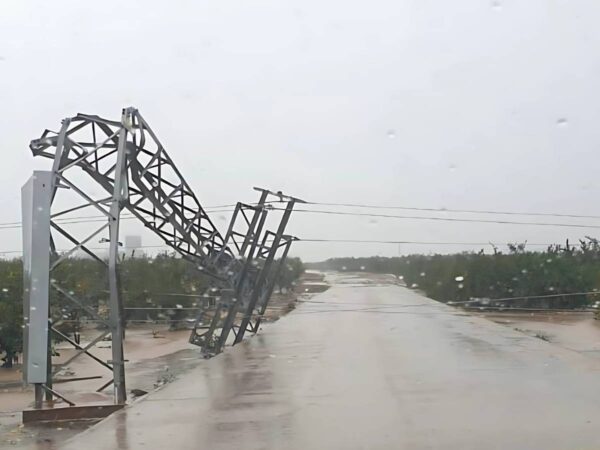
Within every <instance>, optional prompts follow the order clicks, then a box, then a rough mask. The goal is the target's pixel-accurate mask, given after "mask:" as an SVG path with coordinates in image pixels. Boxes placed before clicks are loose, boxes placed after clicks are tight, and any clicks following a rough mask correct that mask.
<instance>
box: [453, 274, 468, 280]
mask: <svg viewBox="0 0 600 450" xmlns="http://www.w3.org/2000/svg"><path fill="white" fill-rule="evenodd" d="M464 280H465V277H463V276H462V275H459V276H457V277H454V281H464Z"/></svg>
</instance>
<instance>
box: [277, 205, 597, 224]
mask: <svg viewBox="0 0 600 450" xmlns="http://www.w3.org/2000/svg"><path fill="white" fill-rule="evenodd" d="M273 209H275V210H278V211H285V209H284V208H273ZM294 212H303V213H312V214H330V215H337V216H355V217H379V218H385V219H406V220H433V221H442V222H469V223H492V224H501V225H534V226H551V227H566V228H592V229H600V225H584V224H571V223H549V222H517V221H512V220H488V219H458V218H454V217H427V216H398V215H391V214H374V213H356V212H345V211H328V210H314V209H313V210H311V209H295V210H294Z"/></svg>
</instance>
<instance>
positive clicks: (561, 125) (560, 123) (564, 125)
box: [556, 117, 569, 127]
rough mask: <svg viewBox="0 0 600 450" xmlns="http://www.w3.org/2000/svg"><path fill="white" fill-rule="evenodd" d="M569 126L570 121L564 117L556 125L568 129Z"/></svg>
mask: <svg viewBox="0 0 600 450" xmlns="http://www.w3.org/2000/svg"><path fill="white" fill-rule="evenodd" d="M568 124H569V121H568V120H567V119H565V118H564V117H561V118H560V119H558V120H557V121H556V125H557V126H559V127H566V126H567V125H568Z"/></svg>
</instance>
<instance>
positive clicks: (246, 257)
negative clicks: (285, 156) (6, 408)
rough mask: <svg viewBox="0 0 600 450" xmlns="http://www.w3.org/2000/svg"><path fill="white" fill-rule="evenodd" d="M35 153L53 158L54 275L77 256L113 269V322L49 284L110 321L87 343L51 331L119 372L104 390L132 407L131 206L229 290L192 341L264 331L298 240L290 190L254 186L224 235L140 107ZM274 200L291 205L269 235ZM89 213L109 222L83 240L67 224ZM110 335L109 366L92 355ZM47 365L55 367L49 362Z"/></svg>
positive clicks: (51, 136) (71, 121)
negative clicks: (123, 255)
mask: <svg viewBox="0 0 600 450" xmlns="http://www.w3.org/2000/svg"><path fill="white" fill-rule="evenodd" d="M30 148H31V151H32V152H33V154H34V156H41V157H46V158H49V159H52V160H53V166H52V171H51V173H50V179H51V186H50V188H51V189H50V194H49V195H50V199H49V203H50V205H51V215H50V228H51V230H48V232H49V233H50V240H49V242H50V249H49V250H50V255H51V258H50V261H51V262H50V266H49V271H50V272H52V271H54V270H55V269H56V268H57V267H58V266H60V265H61V264H62V263H64V262H65V261H68V260H69V257H70V256H72V255H73V253H74V252H76V251H82V252H84V253H85V254H87V255H88V256H89V257H91V258H93V259H94V260H96V261H97V262H98V263H99V264H101V266H102V267H103V268H104V269H105V271H106V273H107V280H108V283H107V284H108V286H107V287H108V292H109V299H108V311H109V314H108V318H106V317H103V316H102V315H101V314H99V313H98V311H96V310H95V309H93V308H91V307H90V306H89V305H86V303H85V301H83V300H82V299H80V298H77V297H76V295H74V293H73V292H69V291H67V290H66V289H64V288H63V287H61V286H60V285H59V284H58V282H56V281H55V280H54V279H52V276H50V287H51V289H53V290H54V291H55V293H56V294H57V295H60V296H61V297H62V298H63V299H65V300H67V301H69V302H72V303H73V304H75V305H77V306H78V307H79V308H81V309H82V310H83V311H85V314H86V315H87V316H88V317H94V318H95V319H96V320H98V321H100V322H101V323H102V324H104V325H105V329H103V330H102V331H101V332H100V334H99V335H98V337H97V338H95V339H93V340H92V341H91V342H90V343H89V344H87V345H85V346H82V345H80V344H79V343H78V342H75V341H74V340H72V339H70V338H69V336H66V335H65V334H64V333H61V332H60V331H59V330H57V329H56V327H55V326H51V330H52V331H53V332H54V333H58V334H59V335H60V337H61V338H62V339H63V340H66V341H67V342H69V343H71V344H72V345H73V346H75V347H76V348H77V349H78V352H77V353H76V355H75V356H73V358H75V357H76V356H79V355H81V354H86V355H88V356H89V357H91V358H93V359H94V360H96V361H97V362H98V363H100V364H102V365H103V366H104V367H106V368H107V369H109V370H111V371H112V374H113V379H112V380H111V381H109V383H106V384H105V385H104V386H101V387H100V389H99V390H103V389H105V388H107V387H108V386H110V385H111V384H114V392H115V396H114V398H115V402H116V403H119V404H121V403H124V402H125V401H126V389H125V368H124V364H125V361H126V360H125V357H124V352H123V339H124V314H123V311H124V309H123V308H124V305H123V300H122V296H121V292H120V286H119V271H118V263H119V258H118V251H119V246H120V242H119V226H120V221H121V212H122V211H123V210H126V211H127V212H128V213H130V214H131V215H133V217H135V218H136V219H137V220H139V221H140V222H141V223H142V224H143V225H144V226H145V227H146V228H148V229H149V230H151V231H152V232H154V233H155V234H156V235H157V236H159V237H160V238H161V239H162V240H163V241H164V243H165V244H166V245H168V246H169V247H171V248H172V249H173V250H175V251H176V252H177V253H178V254H179V255H181V257H182V258H185V259H186V260H188V261H189V262H190V263H192V264H193V265H194V266H195V267H196V268H197V269H198V270H199V271H200V272H202V273H204V274H207V275H209V276H211V277H212V278H213V279H214V281H215V285H216V287H215V288H213V289H215V290H218V291H220V295H219V296H218V297H217V298H218V301H217V302H216V303H214V304H212V305H211V304H209V303H206V304H204V305H201V306H200V308H199V312H198V315H197V319H196V321H195V325H194V328H193V330H192V333H191V336H190V342H192V343H194V344H196V345H200V346H201V347H202V348H203V349H204V351H205V352H206V353H207V354H209V355H213V354H216V353H219V352H220V351H222V349H223V347H224V346H225V345H226V343H228V338H229V336H230V333H231V332H233V342H231V343H232V344H235V343H239V342H240V341H241V340H242V338H243V337H244V334H245V333H246V332H252V333H255V332H256V331H258V328H259V325H260V321H261V318H262V316H263V314H264V313H265V310H266V308H267V304H268V301H269V298H270V296H271V294H272V292H273V289H274V286H275V283H276V278H277V276H278V274H279V272H280V271H281V269H282V267H283V265H284V263H285V259H286V257H287V254H288V251H289V249H290V246H291V243H292V242H293V241H294V240H296V238H294V237H292V236H289V235H286V234H285V229H286V225H287V223H288V220H289V218H290V215H291V213H292V211H293V208H294V205H295V204H296V203H298V202H301V200H299V199H296V198H293V197H288V196H285V195H283V194H282V193H281V192H277V193H274V192H271V191H268V190H266V189H258V188H255V189H256V190H257V191H259V192H260V198H259V201H258V203H256V204H244V203H238V204H237V205H236V208H235V210H234V213H233V216H232V219H231V222H230V224H229V227H228V229H227V232H226V234H225V235H224V236H223V235H221V234H220V233H219V231H218V230H217V228H216V226H215V225H214V223H213V222H212V221H211V220H210V218H209V216H208V214H207V212H206V211H205V209H204V208H203V207H202V205H201V204H200V202H199V200H198V198H197V197H196V195H195V194H194V192H193V191H192V189H191V188H190V186H189V185H188V184H187V182H186V181H185V179H184V178H183V176H182V174H181V173H180V172H179V170H178V168H177V167H176V165H175V164H174V162H173V161H172V160H171V158H170V157H169V155H168V154H167V152H166V150H165V148H164V147H163V146H162V144H161V143H160V141H159V140H158V138H157V136H156V134H155V133H154V132H153V131H152V129H151V128H150V127H149V126H148V124H147V122H146V121H145V120H144V118H143V117H142V116H141V115H140V113H139V112H138V110H136V109H135V108H126V109H124V110H123V111H122V115H121V120H120V121H112V120H106V119H103V118H100V117H98V116H93V115H86V114H78V115H77V116H75V117H72V118H68V119H65V120H63V122H62V126H61V128H60V130H59V131H58V132H52V131H49V130H46V131H44V133H43V134H42V136H41V137H40V138H39V139H36V140H33V141H32V142H31V144H30ZM81 171H83V173H85V174H86V175H87V176H89V177H90V178H91V180H93V181H94V182H95V185H96V186H97V185H99V186H100V187H101V188H102V191H104V192H105V194H104V195H102V196H98V195H95V194H96V193H95V192H94V193H92V192H91V191H90V190H88V189H86V188H85V187H83V185H82V184H81V183H79V182H77V181H76V177H77V175H79V176H81ZM63 189H64V190H68V191H69V192H71V193H73V194H75V195H76V196H77V197H79V198H80V201H81V203H80V204H77V205H74V206H72V205H69V206H68V207H66V208H63V209H60V210H59V209H58V206H57V202H56V201H55V197H56V196H57V193H59V191H62V190H63ZM273 201H277V202H283V203H286V208H285V210H284V212H283V214H282V216H281V218H280V222H279V225H278V227H277V229H276V231H274V232H273V231H268V230H265V229H264V228H265V223H266V218H267V214H268V212H269V210H270V209H271V206H270V202H273ZM83 209H94V210H96V211H99V212H100V213H101V216H102V217H104V218H105V220H106V221H104V220H101V225H100V226H99V227H98V228H97V229H96V230H94V231H93V232H92V233H87V234H86V236H84V237H79V236H76V235H75V234H74V233H72V232H70V231H69V230H68V229H67V228H68V224H69V223H77V222H73V221H71V222H65V221H64V220H63V221H60V220H58V219H59V218H64V217H67V215H68V214H71V213H73V212H75V211H80V210H83ZM58 238H60V239H62V240H63V241H64V240H66V241H68V242H70V243H71V244H72V245H73V247H72V248H71V249H70V250H68V251H66V252H59V251H58V250H57V248H56V244H55V242H56V240H57V239H58ZM98 238H101V239H100V242H106V243H108V258H106V257H103V256H102V255H99V254H98V253H97V252H96V251H95V250H94V248H93V247H91V246H90V245H89V243H90V242H92V240H93V239H98ZM108 334H110V335H111V337H112V359H111V360H110V361H106V362H105V361H102V360H101V359H99V358H97V357H96V356H95V355H93V354H92V353H91V352H90V350H91V349H92V347H93V346H94V345H96V344H97V343H98V342H99V341H100V340H102V339H104V338H105V337H106V336H107V335H108ZM73 358H71V359H70V360H69V361H67V362H66V363H65V364H68V363H69V362H70V361H71V360H72V359H73ZM48 365H49V366H50V367H51V362H50V360H49V361H48ZM63 365H64V364H63ZM58 369H59V368H57V369H56V370H58ZM56 370H55V371H54V372H56ZM41 388H42V389H44V390H46V392H47V393H49V394H50V395H58V396H60V394H58V393H57V392H56V391H54V390H52V386H51V376H50V377H49V378H48V380H47V382H46V383H43V384H42V386H41ZM36 392H37V391H36ZM36 396H37V395H36ZM65 400H66V399H65Z"/></svg>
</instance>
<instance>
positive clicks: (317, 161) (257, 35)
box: [0, 0, 600, 260]
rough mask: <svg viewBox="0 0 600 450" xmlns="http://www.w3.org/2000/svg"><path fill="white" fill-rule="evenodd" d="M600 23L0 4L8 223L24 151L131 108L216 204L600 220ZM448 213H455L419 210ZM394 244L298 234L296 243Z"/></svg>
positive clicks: (389, 229) (231, 1) (459, 2)
mask: <svg viewBox="0 0 600 450" xmlns="http://www.w3.org/2000/svg"><path fill="white" fill-rule="evenodd" d="M598 23H600V4H598V3H597V2H593V1H583V0H581V1H579V0H562V1H559V0H527V1H517V0H506V1H505V0H498V1H492V2H490V1H487V0H453V1H447V0H436V1H433V0H414V1H408V0H394V1H391V0H389V1H382V0H373V1H370V2H358V1H348V0H345V1H341V0H319V1H315V0H302V1H281V0H279V1H275V0H264V1H254V2H249V1H238V0H224V1H210V2H207V1H177V0H173V1H169V2H166V1H155V0H145V1H139V2H136V1H128V2H120V1H112V0H103V1H97V2H85V1H59V0H57V1H53V2H48V1H32V0H3V1H2V3H1V4H0V76H1V78H0V80H1V83H0V101H1V105H2V107H1V108H0V132H1V134H0V136H1V139H2V141H1V142H0V148H1V150H2V152H3V160H2V161H3V165H2V179H1V181H0V183H1V189H0V222H12V221H17V220H20V206H19V205H20V200H19V192H20V186H21V185H22V184H23V183H24V182H25V180H26V179H27V177H28V176H29V175H30V174H31V171H32V170H33V169H34V168H48V167H49V161H48V160H41V161H34V159H33V157H32V156H31V154H30V152H29V150H28V143H29V141H30V140H31V139H32V138H36V137H38V136H39V135H40V133H41V132H42V130H43V129H44V128H50V129H55V130H57V129H58V127H59V123H60V119H61V118H63V117H67V116H72V115H74V114H76V113H77V112H86V113H91V114H99V115H102V116H106V117H110V118H115V119H117V118H118V117H119V115H120V110H121V108H122V107H124V106H129V105H132V106H136V107H137V108H139V109H140V111H141V113H142V114H143V115H144V117H145V118H146V120H147V121H148V122H149V123H150V125H151V126H152V127H153V129H154V130H155V131H156V132H157V133H158V135H159V137H160V139H161V140H162V143H163V144H164V146H165V147H166V149H167V151H168V152H169V153H170V155H171V156H172V158H173V159H174V160H175V161H176V162H177V163H178V164H179V166H180V168H181V171H182V172H183V173H184V175H185V176H186V179H187V180H188V182H189V184H190V185H191V186H192V187H193V188H194V189H195V191H196V193H197V195H198V197H199V198H200V200H201V201H202V202H203V203H204V204H206V205H218V204H222V203H231V202H234V201H237V200H240V199H243V200H246V201H252V200H253V199H254V198H255V196H254V192H253V191H252V190H251V189H252V186H256V185H258V186H264V187H268V188H272V189H274V190H283V191H285V192H287V193H290V194H293V195H296V196H298V197H301V198H304V199H306V200H311V201H321V202H344V203H371V204H381V205H405V206H417V207H434V208H436V207H445V208H469V209H495V210H498V209H499V210H516V211H543V212H572V213H583V214H597V215H600V206H598V194H599V190H600V184H599V179H598V176H597V171H598V165H599V162H600V156H599V154H598V153H599V152H598V149H599V147H600V126H598V125H599V124H600V121H599V119H600V117H599V115H600V104H599V103H598V94H599V89H598V87H599V83H600V81H599V80H600V77H599V75H600V73H599V69H600V66H599V63H600V53H599V52H598V48H600V45H599V44H600V42H599V41H600V29H599V28H598ZM350 210H352V209H350ZM388 213H390V211H388ZM391 213H394V212H393V211H391ZM396 213H397V214H401V213H402V212H396ZM405 214H406V213H405ZM444 214H445V216H446V217H458V215H456V214H450V213H443V214H433V213H430V214H423V215H430V216H431V215H438V216H440V215H444ZM460 217H474V216H473V215H461V216H460ZM488 218H493V217H488ZM521 220H529V221H535V220H540V219H539V218H537V219H535V218H527V217H524V218H521ZM215 221H216V222H217V223H218V224H219V225H220V226H221V227H222V228H223V229H224V228H225V222H224V220H222V219H219V218H215ZM544 221H553V222H557V221H561V220H559V219H552V220H549V219H545V220H544ZM562 221H563V222H566V221H567V220H566V219H563V220H562ZM580 223H588V224H592V225H596V224H597V225H598V226H599V227H600V220H596V221H593V220H587V221H584V222H580ZM128 227H131V228H128ZM125 228H126V229H125V232H135V230H134V227H133V226H132V225H131V226H130V225H127V226H126V227H125ZM289 230H290V232H292V233H294V234H296V235H298V236H300V237H308V238H337V239H391V240H418V241H461V242H472V241H473V242H487V241H494V242H497V243H502V242H507V241H517V240H518V241H522V240H526V239H527V240H529V242H552V241H562V240H564V239H565V238H567V237H570V238H571V239H576V238H578V237H581V236H582V235H585V234H588V235H595V236H600V228H599V229H598V232H596V230H594V229H589V230H583V229H576V228H575V229H569V228H558V227H556V228H553V227H538V226H509V225H496V224H468V223H448V222H427V221H409V220H387V219H373V218H366V217H361V218H356V217H354V218H353V217H335V216H322V215H316V214H314V215H313V214H306V213H298V214H297V215H296V216H294V217H293V218H292V222H291V224H290V229H289ZM156 242H157V240H156V239H154V238H152V237H144V244H152V243H156ZM18 248H20V232H19V231H18V230H0V250H12V249H18ZM466 248H468V247H462V248H461V247H456V246H454V247H450V246H441V245H440V246H416V245H403V246H402V247H401V249H400V251H402V252H403V253H406V252H411V251H424V252H430V251H443V252H447V251H451V250H455V249H466ZM398 251H399V249H398V246H396V245H384V244H379V245H366V244H353V245H343V244H317V243H298V244H297V245H296V247H295V248H294V251H293V253H294V254H295V255H299V256H302V257H303V258H305V259H309V260H318V259H323V258H326V257H328V256H341V255H356V256H359V255H372V254H380V255H395V254H398Z"/></svg>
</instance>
